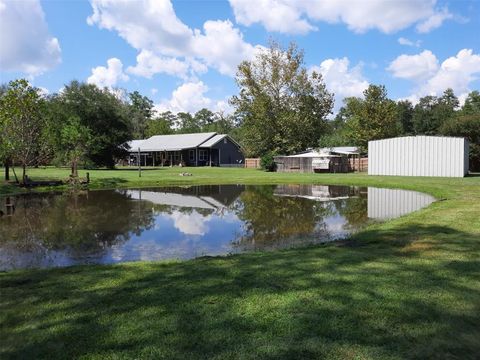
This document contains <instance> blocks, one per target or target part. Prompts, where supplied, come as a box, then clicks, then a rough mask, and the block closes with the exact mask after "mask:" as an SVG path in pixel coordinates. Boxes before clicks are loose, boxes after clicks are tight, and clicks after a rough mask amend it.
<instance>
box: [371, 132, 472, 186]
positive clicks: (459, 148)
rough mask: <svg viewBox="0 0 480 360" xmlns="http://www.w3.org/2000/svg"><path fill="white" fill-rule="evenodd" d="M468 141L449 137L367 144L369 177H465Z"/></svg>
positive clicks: (379, 141)
mask: <svg viewBox="0 0 480 360" xmlns="http://www.w3.org/2000/svg"><path fill="white" fill-rule="evenodd" d="M468 154H469V144H468V140H466V139H464V138H460V137H447V136H424V135H419V136H403V137H397V138H392V139H382V140H373V141H369V142H368V174H369V175H392V176H442V177H463V176H465V175H466V174H468V167H469V158H468Z"/></svg>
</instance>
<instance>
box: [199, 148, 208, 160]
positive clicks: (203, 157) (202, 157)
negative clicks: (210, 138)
mask: <svg viewBox="0 0 480 360" xmlns="http://www.w3.org/2000/svg"><path fill="white" fill-rule="evenodd" d="M198 160H200V161H207V160H208V151H207V150H200V151H199V152H198Z"/></svg>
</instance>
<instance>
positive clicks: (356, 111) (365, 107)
mask: <svg viewBox="0 0 480 360" xmlns="http://www.w3.org/2000/svg"><path fill="white" fill-rule="evenodd" d="M363 95H364V98H363V99H361V98H347V99H346V102H345V107H346V109H345V114H346V116H347V121H346V124H345V126H346V129H345V131H346V137H347V139H349V140H350V144H352V145H357V146H359V147H360V148H362V149H364V150H365V149H366V148H367V146H368V141H370V140H377V139H384V138H389V137H394V136H396V135H398V133H399V131H398V130H399V129H398V126H397V107H396V104H395V102H394V101H393V100H390V99H389V98H388V96H387V90H386V89H385V86H383V85H370V86H369V87H368V88H367V89H366V90H365V91H364V92H363Z"/></svg>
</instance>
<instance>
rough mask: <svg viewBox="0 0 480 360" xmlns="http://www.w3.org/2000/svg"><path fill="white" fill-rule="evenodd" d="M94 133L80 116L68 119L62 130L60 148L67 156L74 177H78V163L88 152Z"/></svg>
mask: <svg viewBox="0 0 480 360" xmlns="http://www.w3.org/2000/svg"><path fill="white" fill-rule="evenodd" d="M91 142H92V135H91V133H90V129H89V128H88V127H86V126H85V125H82V123H81V121H80V119H79V118H78V117H70V118H68V119H67V122H65V123H64V124H63V126H62V128H61V130H60V141H59V144H60V146H59V148H58V150H59V151H60V152H61V153H62V154H63V155H64V156H65V159H66V160H67V161H68V162H69V163H70V165H71V169H72V173H71V175H72V177H74V178H77V177H78V163H79V162H80V161H81V160H83V159H84V158H85V157H86V155H87V154H88V151H89V148H90V144H91Z"/></svg>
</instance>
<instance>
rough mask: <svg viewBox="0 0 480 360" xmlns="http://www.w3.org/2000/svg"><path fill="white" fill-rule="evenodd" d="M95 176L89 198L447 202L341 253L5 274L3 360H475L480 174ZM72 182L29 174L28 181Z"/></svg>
mask: <svg viewBox="0 0 480 360" xmlns="http://www.w3.org/2000/svg"><path fill="white" fill-rule="evenodd" d="M181 171H188V172H191V173H192V174H193V176H191V177H180V176H179V175H178V174H179V173H180V172H181ZM90 173H91V178H92V184H91V186H92V187H93V188H100V187H127V186H152V185H166V184H169V185H170V184H227V183H244V184H248V183H250V184H252V183H257V184H260V183H261V184H267V183H269V184H274V183H318V184H346V185H349V184H351V185H371V186H378V187H399V188H407V189H414V190H418V191H423V192H428V193H430V194H432V195H434V196H436V197H437V198H438V199H440V201H437V202H436V203H434V204H432V205H431V206H429V207H428V208H426V209H424V210H421V211H418V212H415V213H412V214H409V215H407V216H404V217H402V218H399V219H395V220H392V221H389V222H386V223H383V224H375V225H372V226H370V227H367V228H366V229H365V230H364V231H362V232H361V233H358V234H357V235H355V236H354V237H353V238H352V239H351V240H350V241H348V242H343V243H341V244H329V245H323V246H313V247H308V248H302V249H292V250H283V251H276V252H263V253H249V254H242V255H235V256H229V257H224V258H200V259H196V260H191V261H184V262H151V263H129V264H120V265H110V266H96V265H95V266H77V267H71V268H63V269H50V270H29V271H14V272H8V273H0V333H1V336H0V358H2V359H9V358H22V359H27V358H28V359H41V358H45V359H55V358H64V359H73V358H84V359H123V358H125V359H127V358H128V359H130V358H138V359H148V358H151V359H305V358H315V359H319V358H331V359H369V358H375V359H405V358H418V359H425V358H431V359H478V358H479V354H480V177H468V178H465V179H444V178H402V177H369V176H367V175H364V174H338V175H333V174H325V175H316V174H277V173H264V172H261V171H257V170H246V169H219V168H197V169H192V168H188V169H179V168H174V169H170V168H165V169H158V170H147V171H144V172H143V174H142V178H141V179H139V178H138V174H137V173H136V172H135V171H134V170H127V169H122V170H115V171H107V170H98V171H91V172H90ZM1 175H2V174H1V173H0V176H1ZM67 175H68V171H67V170H57V169H46V170H44V169H34V170H32V171H30V176H31V177H32V178H33V179H39V178H62V177H66V176H67ZM82 175H83V173H82ZM15 191H18V189H16V188H13V187H9V186H1V187H0V192H3V193H4V194H6V193H11V192H15Z"/></svg>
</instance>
